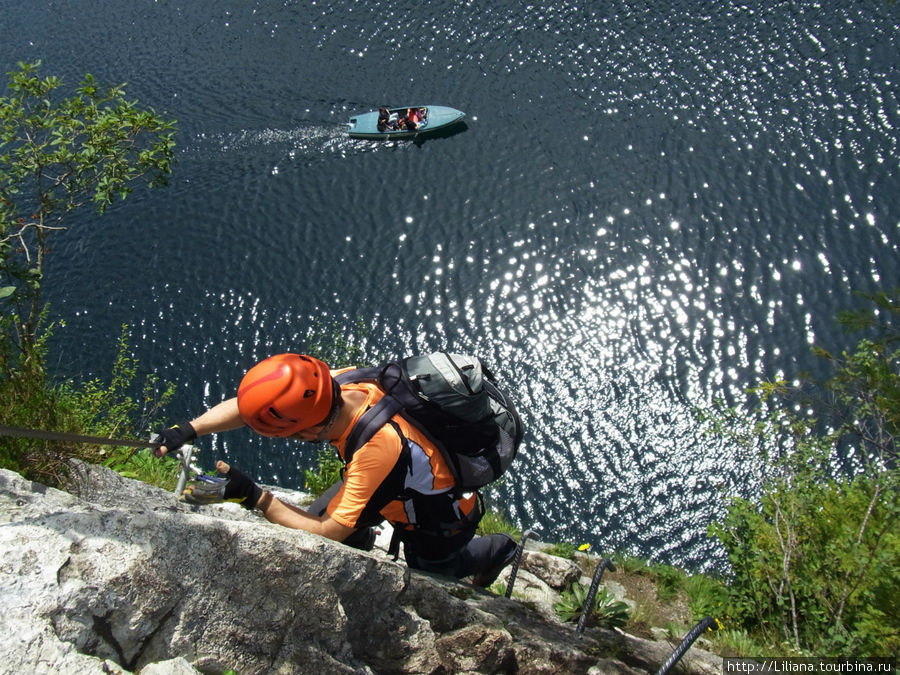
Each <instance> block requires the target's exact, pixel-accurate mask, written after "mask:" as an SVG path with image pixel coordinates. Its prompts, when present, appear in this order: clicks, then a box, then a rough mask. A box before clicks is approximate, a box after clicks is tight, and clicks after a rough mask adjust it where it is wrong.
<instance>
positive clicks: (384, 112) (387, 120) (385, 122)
mask: <svg viewBox="0 0 900 675" xmlns="http://www.w3.org/2000/svg"><path fill="white" fill-rule="evenodd" d="M390 125H391V112H390V110H388V109H387V108H379V109H378V124H377V125H376V126H377V128H378V131H388V130H389V129H390Z"/></svg>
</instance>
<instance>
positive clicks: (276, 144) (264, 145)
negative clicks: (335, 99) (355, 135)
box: [183, 122, 382, 164]
mask: <svg viewBox="0 0 900 675" xmlns="http://www.w3.org/2000/svg"><path fill="white" fill-rule="evenodd" d="M381 145H382V144H379V143H375V142H371V141H369V142H366V141H359V140H355V139H351V138H350V137H349V136H347V126H346V125H345V124H338V123H332V124H324V123H315V122H309V123H304V124H302V125H301V126H298V127H296V128H293V129H246V130H240V131H234V132H224V133H214V134H207V133H199V134H197V135H196V136H195V137H194V142H193V143H191V144H190V145H188V146H187V147H186V148H185V149H184V150H183V152H184V153H186V154H188V155H191V156H199V158H201V159H214V158H215V157H217V156H220V155H223V154H231V153H236V152H237V153H251V154H255V155H259V154H261V153H264V154H266V155H267V156H268V158H269V159H272V160H276V161H285V160H287V161H294V162H302V163H307V164H309V163H315V162H316V161H319V160H322V159H325V158H329V157H335V156H338V157H346V156H349V155H355V154H359V153H361V152H372V151H374V150H375V149H377V148H378V147H380V146H381Z"/></svg>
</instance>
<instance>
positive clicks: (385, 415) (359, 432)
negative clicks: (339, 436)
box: [344, 395, 403, 463]
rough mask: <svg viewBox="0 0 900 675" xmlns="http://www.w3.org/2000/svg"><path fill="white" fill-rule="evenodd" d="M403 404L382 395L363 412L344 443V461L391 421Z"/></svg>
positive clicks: (347, 460) (348, 460)
mask: <svg viewBox="0 0 900 675" xmlns="http://www.w3.org/2000/svg"><path fill="white" fill-rule="evenodd" d="M402 407H403V406H402V405H401V404H400V401H398V400H397V399H395V398H394V397H392V396H387V395H386V396H383V397H382V398H381V400H380V401H378V403H376V404H375V405H373V406H372V407H371V408H369V409H368V410H366V412H364V413H363V415H362V417H360V418H359V421H358V422H357V423H356V424H354V425H353V429H351V430H350V435H349V436H347V442H346V443H345V444H344V462H345V463H349V462H350V459H351V458H352V457H353V453H354V452H356V451H357V450H359V449H360V448H361V447H362V446H363V445H365V444H366V443H367V442H368V441H369V439H371V438H372V436H374V435H375V432H376V431H378V430H379V429H380V428H381V427H383V426H384V425H385V424H387V423H388V422H390V421H391V418H392V417H393V416H394V415H396V414H397V413H398V412H400V409H401V408H402Z"/></svg>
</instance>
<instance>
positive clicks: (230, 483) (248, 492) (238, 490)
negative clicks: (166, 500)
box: [182, 467, 263, 509]
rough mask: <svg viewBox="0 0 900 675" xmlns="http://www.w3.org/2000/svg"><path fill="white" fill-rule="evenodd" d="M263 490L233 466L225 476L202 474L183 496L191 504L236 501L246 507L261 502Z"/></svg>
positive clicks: (250, 507) (248, 507)
mask: <svg viewBox="0 0 900 675" xmlns="http://www.w3.org/2000/svg"><path fill="white" fill-rule="evenodd" d="M262 494H263V491H262V488H261V487H259V485H257V484H256V483H254V482H253V481H252V480H250V479H249V478H248V477H247V476H246V475H244V474H243V473H242V472H241V471H239V470H238V469H235V468H234V467H232V468H231V469H230V470H229V471H228V473H226V474H225V476H224V477H220V476H200V478H199V479H198V480H197V481H196V482H195V483H193V484H192V485H189V486H188V487H187V488H185V490H184V494H183V495H182V497H183V498H184V501H186V502H188V503H189V504H219V503H221V502H236V503H238V504H240V505H241V506H243V507H244V508H245V509H252V508H253V507H254V506H256V505H257V503H259V500H260V498H261V497H262Z"/></svg>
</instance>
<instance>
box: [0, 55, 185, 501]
mask: <svg viewBox="0 0 900 675" xmlns="http://www.w3.org/2000/svg"><path fill="white" fill-rule="evenodd" d="M39 67H40V62H36V63H20V64H19V69H18V70H17V71H13V72H11V73H9V78H10V79H9V83H8V86H7V95H6V96H4V97H2V98H0V309H2V314H0V420H2V422H3V423H4V424H7V425H10V426H20V427H28V428H32V429H46V430H53V431H63V432H70V433H77V434H90V435H97V436H102V435H105V436H108V437H114V436H124V437H130V438H134V437H138V436H140V435H143V434H145V433H147V427H148V425H149V419H150V417H152V416H153V415H154V414H156V413H157V412H158V410H159V407H160V406H161V405H162V404H163V403H165V402H166V401H167V400H168V399H169V398H170V397H171V396H172V387H171V386H169V387H164V386H162V385H161V384H160V383H159V382H158V381H157V380H156V378H154V377H152V376H151V377H148V378H143V387H142V388H141V389H140V390H138V388H139V387H140V383H139V382H138V380H139V379H142V378H139V377H138V370H137V363H136V361H135V360H134V359H133V358H132V357H131V356H129V353H128V350H127V348H128V342H127V330H126V329H124V328H123V334H122V338H121V340H120V343H119V352H118V356H117V358H116V361H115V363H114V365H113V369H112V375H111V378H110V380H109V381H108V382H103V381H100V380H90V381H88V382H85V383H73V382H64V383H58V382H55V381H54V380H53V379H52V378H51V377H50V376H49V374H48V373H47V372H46V369H45V363H46V361H47V342H48V338H49V336H50V334H51V332H52V330H53V326H47V325H43V318H44V316H45V315H46V308H45V307H44V306H43V305H42V301H41V285H42V279H43V276H44V269H45V268H44V265H45V261H46V255H47V252H48V250H49V248H48V240H49V239H50V238H51V237H52V236H54V233H56V232H59V231H61V230H64V229H66V227H67V226H68V224H69V216H70V215H71V214H72V213H73V212H75V211H76V210H79V209H83V208H84V207H86V206H92V207H94V208H96V209H97V210H98V211H99V212H100V213H102V212H103V211H104V209H105V208H106V207H107V206H109V205H110V204H111V203H112V202H113V201H114V200H115V199H116V198H123V199H124V198H125V197H126V196H127V195H128V194H129V192H131V190H132V184H133V183H134V182H136V181H137V180H138V179H141V178H146V179H147V180H148V181H149V183H150V184H151V185H157V184H160V183H162V182H164V180H165V177H166V175H167V174H168V173H169V171H170V165H171V161H172V158H173V156H174V150H173V148H174V133H175V128H174V123H173V122H170V121H166V120H164V119H162V118H161V117H159V116H158V115H157V114H156V113H155V112H154V111H153V110H151V109H141V108H139V107H138V105H137V103H136V102H134V101H130V100H128V99H127V98H126V97H125V89H124V86H123V85H119V86H113V87H102V86H100V85H99V84H98V83H97V82H96V81H95V79H94V78H93V77H91V76H90V75H86V76H85V78H84V79H83V80H82V82H81V83H80V85H79V86H78V87H77V88H76V89H75V92H74V94H73V95H71V96H68V97H66V96H64V95H63V94H62V93H61V88H62V82H61V81H60V80H59V78H57V77H53V76H48V77H40V76H39V74H38V71H39ZM57 325H63V324H62V322H60V323H59V324H57ZM71 457H77V458H80V459H84V460H87V461H91V462H95V463H105V464H107V465H110V466H114V467H115V468H117V469H118V470H133V469H134V468H135V466H136V464H140V461H139V460H140V457H138V456H137V455H136V453H135V452H134V451H133V450H130V449H126V448H113V449H112V450H110V449H109V447H108V446H104V447H100V446H90V445H85V444H66V443H61V442H58V441H53V442H50V441H35V440H24V439H19V438H12V437H6V436H3V437H0V467H3V468H8V469H13V470H15V471H19V472H21V473H22V474H23V475H26V476H28V477H29V478H32V479H34V480H39V481H41V482H44V483H47V484H50V485H60V484H61V483H63V482H64V479H65V472H66V469H67V466H68V463H67V460H68V459H69V458H71ZM156 466H159V463H156ZM157 471H159V469H157ZM166 471H167V472H168V473H169V474H172V473H173V469H172V467H171V466H169V467H167V468H166Z"/></svg>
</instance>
